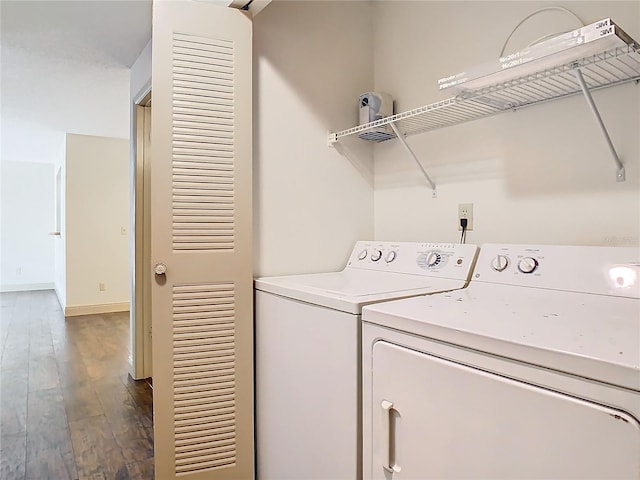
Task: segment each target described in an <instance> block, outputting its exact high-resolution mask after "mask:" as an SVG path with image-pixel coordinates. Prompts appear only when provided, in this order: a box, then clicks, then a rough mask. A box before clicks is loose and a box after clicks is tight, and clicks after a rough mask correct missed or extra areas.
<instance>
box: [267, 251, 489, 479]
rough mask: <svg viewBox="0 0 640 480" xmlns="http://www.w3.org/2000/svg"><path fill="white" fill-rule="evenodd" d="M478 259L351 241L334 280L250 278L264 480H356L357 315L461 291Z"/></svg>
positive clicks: (469, 255) (358, 474) (358, 453)
mask: <svg viewBox="0 0 640 480" xmlns="http://www.w3.org/2000/svg"><path fill="white" fill-rule="evenodd" d="M476 253H477V247H476V246H474V245H454V244H436V243H392V242H357V243H356V245H355V247H354V249H353V252H352V253H351V256H350V257H349V260H348V263H347V266H346V267H345V268H344V270H342V271H340V272H332V273H320V274H310V275H295V276H284V277H271V278H258V279H256V280H255V288H256V298H255V301H256V310H255V311H256V313H255V315H256V319H255V321H256V330H255V341H256V356H255V362H256V370H255V371H256V443H257V475H258V478H259V479H260V480H285V479H292V480H293V479H295V480H307V479H323V480H329V479H330V480H354V479H358V478H361V477H362V468H361V464H362V456H361V448H362V447H361V401H362V397H361V363H360V359H361V351H360V348H361V325H360V320H361V318H360V314H361V311H362V307H363V306H364V305H368V304H372V303H376V302H383V301H386V300H391V299H397V298H403V297H409V296H412V295H424V294H429V293H434V292H443V291H451V290H455V289H459V288H462V287H464V286H465V285H466V284H467V282H468V280H469V276H470V273H471V270H472V267H473V263H474V261H475V257H476Z"/></svg>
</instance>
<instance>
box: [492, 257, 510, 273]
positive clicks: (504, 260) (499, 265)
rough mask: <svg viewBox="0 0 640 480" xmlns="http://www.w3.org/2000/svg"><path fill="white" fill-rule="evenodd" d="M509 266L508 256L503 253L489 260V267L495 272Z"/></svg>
mask: <svg viewBox="0 0 640 480" xmlns="http://www.w3.org/2000/svg"><path fill="white" fill-rule="evenodd" d="M508 266H509V257H506V256H504V255H496V256H495V258H494V259H493V260H492V261H491V268H493V269H494V270H495V271H496V272H502V271H503V270H505V269H506V268H507V267H508Z"/></svg>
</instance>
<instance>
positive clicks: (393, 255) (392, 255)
mask: <svg viewBox="0 0 640 480" xmlns="http://www.w3.org/2000/svg"><path fill="white" fill-rule="evenodd" d="M397 255H398V254H397V253H396V252H394V251H393V250H391V251H390V252H389V253H387V254H386V255H385V257H384V261H385V262H387V263H391V262H393V261H394V260H395V259H396V256H397Z"/></svg>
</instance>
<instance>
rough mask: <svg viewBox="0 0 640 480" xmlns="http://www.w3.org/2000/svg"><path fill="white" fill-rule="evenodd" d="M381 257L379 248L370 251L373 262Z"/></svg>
mask: <svg viewBox="0 0 640 480" xmlns="http://www.w3.org/2000/svg"><path fill="white" fill-rule="evenodd" d="M381 258H382V252H381V251H380V250H374V251H373V252H371V260H373V261H374V262H377V261H378V260H380V259H381Z"/></svg>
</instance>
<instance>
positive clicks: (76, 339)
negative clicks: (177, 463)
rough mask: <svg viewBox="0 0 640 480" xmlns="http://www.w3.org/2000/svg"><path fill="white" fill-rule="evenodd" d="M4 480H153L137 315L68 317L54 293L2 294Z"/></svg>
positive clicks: (0, 440)
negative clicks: (134, 370) (134, 356)
mask: <svg viewBox="0 0 640 480" xmlns="http://www.w3.org/2000/svg"><path fill="white" fill-rule="evenodd" d="M0 299H1V301H2V312H1V314H0V342H1V348H2V357H1V363H0V479H2V480H14V479H20V480H25V479H28V480H31V479H34V480H36V479H37V480H45V479H51V480H66V479H91V480H97V479H118V480H125V479H140V480H145V479H153V417H152V394H151V388H150V387H149V385H148V384H147V383H146V382H144V381H142V382H135V381H133V380H131V378H130V377H129V376H128V356H129V314H128V313H124V314H123V313H117V314H108V315H89V316H83V317H70V318H67V319H65V318H64V316H63V315H62V311H61V309H60V305H59V304H58V301H57V299H56V297H55V293H54V292H53V291H41V292H16V293H2V294H0Z"/></svg>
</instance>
